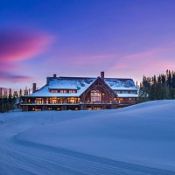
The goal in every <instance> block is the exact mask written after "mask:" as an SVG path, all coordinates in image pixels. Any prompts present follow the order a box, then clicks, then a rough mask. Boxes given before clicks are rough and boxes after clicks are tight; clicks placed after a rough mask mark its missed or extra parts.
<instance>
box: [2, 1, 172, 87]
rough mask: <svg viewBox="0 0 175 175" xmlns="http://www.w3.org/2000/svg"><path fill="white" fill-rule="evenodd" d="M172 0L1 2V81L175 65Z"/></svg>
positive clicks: (151, 70) (146, 71)
mask: <svg viewBox="0 0 175 175" xmlns="http://www.w3.org/2000/svg"><path fill="white" fill-rule="evenodd" d="M174 5H175V2H174V1H173V0H168V1H164V0H160V1H151V0H148V1H147V0H142V1H140V0H133V1H131V0H125V1H123V0H110V1H109V0H83V1H82V0H70V1H69V0H68V1H62V0H53V1H49V0H45V1H42V0H37V1H33V0H31V1H22V0H9V1H5V0H2V1H1V6H0V17H1V25H0V86H1V87H14V88H18V87H25V86H31V84H32V82H37V83H39V85H42V84H44V83H45V82H44V80H45V77H46V76H51V75H52V74H53V73H56V74H57V75H58V76H59V75H60V76H94V77H96V76H98V75H99V72H100V71H105V76H107V77H121V78H122V77H126V78H130V77H131V78H134V80H135V81H140V80H141V79H142V76H143V75H147V76H149V75H152V74H158V73H162V72H164V71H165V70H166V69H171V70H173V69H175V49H174V48H175V42H174V40H175V32H174V29H175V23H174V17H175V11H174Z"/></svg>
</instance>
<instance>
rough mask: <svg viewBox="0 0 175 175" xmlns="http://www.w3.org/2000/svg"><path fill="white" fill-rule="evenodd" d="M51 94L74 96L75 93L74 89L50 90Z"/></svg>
mask: <svg viewBox="0 0 175 175" xmlns="http://www.w3.org/2000/svg"><path fill="white" fill-rule="evenodd" d="M49 92H51V93H61V94H74V93H77V90H76V89H50V90H49Z"/></svg>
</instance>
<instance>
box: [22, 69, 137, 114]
mask: <svg viewBox="0 0 175 175" xmlns="http://www.w3.org/2000/svg"><path fill="white" fill-rule="evenodd" d="M137 100H138V88H137V87H136V85H135V83H134V81H133V80H132V79H121V78H105V77H104V72H101V76H99V77H97V78H90V77H57V76H56V74H54V75H53V77H47V82H46V85H44V86H43V87H41V88H40V89H38V90H36V83H34V84H33V93H32V94H29V95H24V96H22V97H21V108H22V110H23V111H41V110H81V109H114V108H119V107H123V106H129V105H132V104H135V103H137Z"/></svg>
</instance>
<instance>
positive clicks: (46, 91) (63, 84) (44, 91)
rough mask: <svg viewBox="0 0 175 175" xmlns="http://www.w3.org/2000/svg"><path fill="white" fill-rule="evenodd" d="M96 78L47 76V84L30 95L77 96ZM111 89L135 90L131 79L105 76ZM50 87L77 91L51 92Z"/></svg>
mask: <svg viewBox="0 0 175 175" xmlns="http://www.w3.org/2000/svg"><path fill="white" fill-rule="evenodd" d="M96 79H97V78H93V77H92V78H91V77H47V84H46V85H45V86H43V87H42V88H40V89H38V90H37V91H36V92H35V93H33V94H31V95H30V96H32V97H79V96H80V95H81V94H82V93H83V92H85V91H86V90H87V89H88V88H89V87H90V86H91V85H92V84H93V82H95V81H96ZM104 82H105V83H106V85H107V86H109V88H111V89H112V90H137V87H136V86H135V84H134V81H133V80H132V79H121V78H105V79H104ZM50 89H70V90H73V89H74V90H76V91H77V93H53V92H50Z"/></svg>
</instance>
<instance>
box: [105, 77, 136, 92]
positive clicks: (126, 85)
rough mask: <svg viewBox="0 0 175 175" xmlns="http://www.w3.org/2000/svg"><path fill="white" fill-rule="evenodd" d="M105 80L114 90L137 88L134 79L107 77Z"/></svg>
mask: <svg viewBox="0 0 175 175" xmlns="http://www.w3.org/2000/svg"><path fill="white" fill-rule="evenodd" d="M105 82H106V83H107V84H108V86H109V87H110V88H111V89H113V90H137V87H136V85H135V83H134V81H133V80H132V79H119V78H106V79H105Z"/></svg>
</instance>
